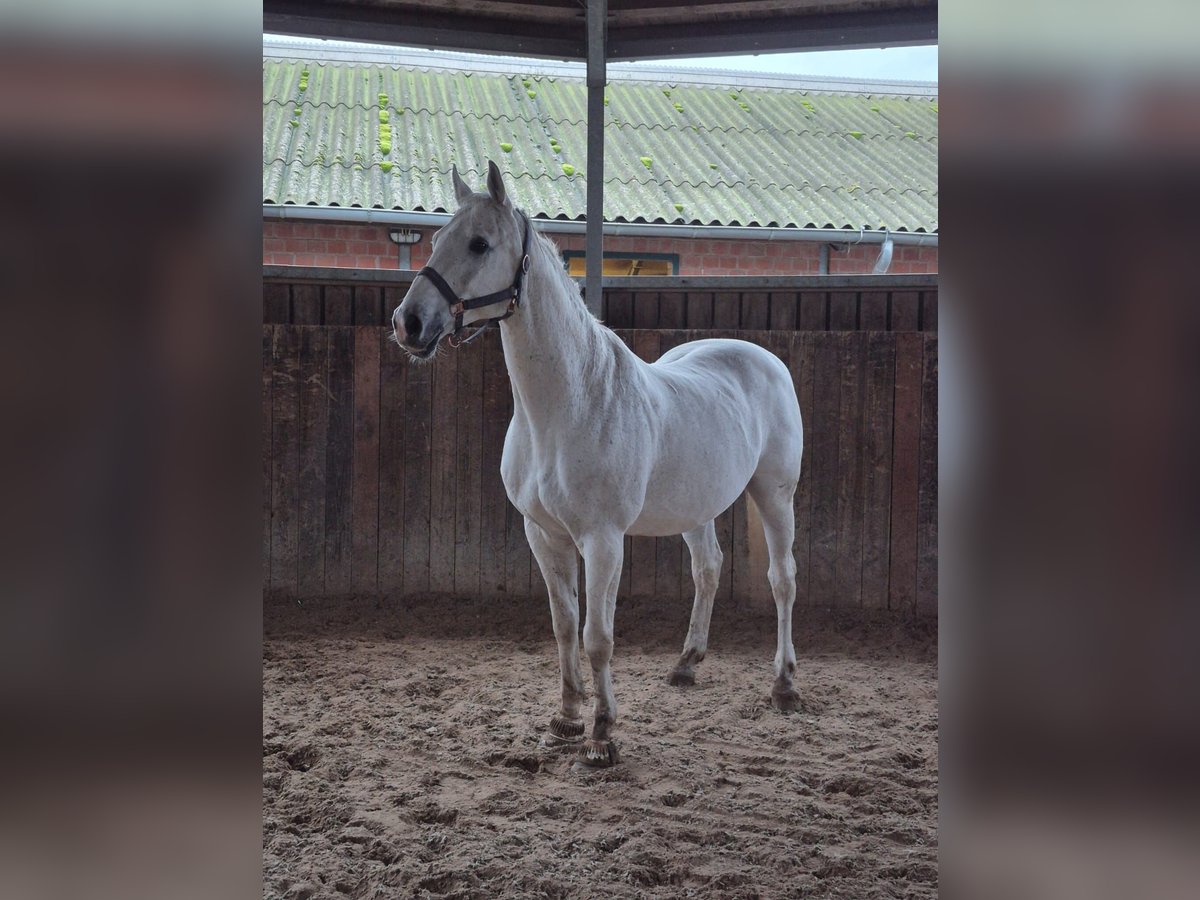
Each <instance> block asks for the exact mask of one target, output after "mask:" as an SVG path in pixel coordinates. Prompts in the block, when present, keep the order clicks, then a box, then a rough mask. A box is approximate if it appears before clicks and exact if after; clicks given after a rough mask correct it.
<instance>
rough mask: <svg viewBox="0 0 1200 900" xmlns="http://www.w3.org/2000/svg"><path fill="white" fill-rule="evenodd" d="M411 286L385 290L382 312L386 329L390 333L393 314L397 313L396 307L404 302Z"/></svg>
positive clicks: (386, 288)
mask: <svg viewBox="0 0 1200 900" xmlns="http://www.w3.org/2000/svg"><path fill="white" fill-rule="evenodd" d="M408 288H409V285H405V286H404V287H385V288H384V289H383V303H382V305H383V309H382V310H381V312H382V316H383V322H382V323H381V324H382V325H383V327H384V328H386V329H388V331H389V332H390V331H391V330H392V314H393V313H395V312H396V307H398V306H399V305H400V304H401V303H403V302H404V297H405V295H406V294H407V293H408Z"/></svg>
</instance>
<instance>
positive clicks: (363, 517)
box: [350, 328, 380, 596]
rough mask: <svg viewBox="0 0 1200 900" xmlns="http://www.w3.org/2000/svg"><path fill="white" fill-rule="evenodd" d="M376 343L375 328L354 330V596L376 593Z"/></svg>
mask: <svg viewBox="0 0 1200 900" xmlns="http://www.w3.org/2000/svg"><path fill="white" fill-rule="evenodd" d="M379 340H380V334H379V329H378V328H355V329H354V475H353V480H352V485H353V487H352V489H351V506H352V510H351V516H350V519H351V525H352V527H353V529H354V534H353V536H352V538H351V553H352V557H351V559H352V561H351V564H350V570H351V573H352V578H353V582H352V583H353V586H354V592H355V593H356V594H363V595H368V596H369V595H372V594H377V593H378V592H379Z"/></svg>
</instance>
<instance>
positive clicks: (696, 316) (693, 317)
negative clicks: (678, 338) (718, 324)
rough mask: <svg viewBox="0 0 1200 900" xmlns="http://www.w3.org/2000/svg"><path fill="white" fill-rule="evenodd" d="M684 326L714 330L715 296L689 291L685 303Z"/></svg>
mask: <svg viewBox="0 0 1200 900" xmlns="http://www.w3.org/2000/svg"><path fill="white" fill-rule="evenodd" d="M684 320H685V322H684V324H685V326H686V327H687V328H704V329H707V328H712V324H713V295H712V294H709V293H703V292H699V291H688V293H687V299H686V300H685V301H684Z"/></svg>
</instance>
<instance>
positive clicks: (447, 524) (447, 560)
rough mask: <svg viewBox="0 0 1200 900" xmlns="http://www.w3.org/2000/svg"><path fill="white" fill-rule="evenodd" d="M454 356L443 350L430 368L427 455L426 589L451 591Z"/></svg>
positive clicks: (455, 417)
mask: <svg viewBox="0 0 1200 900" xmlns="http://www.w3.org/2000/svg"><path fill="white" fill-rule="evenodd" d="M458 359H459V354H458V353H455V352H450V353H443V354H442V355H441V356H439V357H438V358H437V360H436V361H435V362H434V364H433V365H432V366H431V367H430V368H431V369H432V370H433V388H432V391H433V394H432V396H433V410H432V416H433V418H432V422H431V423H430V441H429V444H430V458H429V590H431V591H433V592H435V593H439V594H452V593H454V512H455V507H454V499H455V498H454V494H455V477H456V474H457V470H456V467H455V461H456V460H455V454H456V452H457V446H456V444H457V441H458V435H457V428H458V425H457V411H458Z"/></svg>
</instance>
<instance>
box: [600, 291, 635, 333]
mask: <svg viewBox="0 0 1200 900" xmlns="http://www.w3.org/2000/svg"><path fill="white" fill-rule="evenodd" d="M604 296H605V299H606V300H607V311H606V313H605V316H604V324H605V325H607V326H608V327H609V328H613V329H617V328H632V327H633V294H631V293H630V292H629V291H609V292H608V293H606V294H605V295H604Z"/></svg>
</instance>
